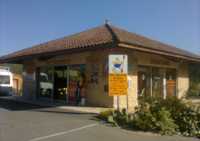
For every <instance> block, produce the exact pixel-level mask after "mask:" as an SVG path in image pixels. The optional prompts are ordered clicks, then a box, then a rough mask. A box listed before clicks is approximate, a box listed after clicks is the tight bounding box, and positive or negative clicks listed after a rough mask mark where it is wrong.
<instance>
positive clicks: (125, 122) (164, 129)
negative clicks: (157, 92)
mask: <svg viewBox="0 0 200 141" xmlns="http://www.w3.org/2000/svg"><path fill="white" fill-rule="evenodd" d="M99 116H100V117H101V119H103V120H106V121H108V122H110V123H112V124H114V125H118V126H121V127H128V128H131V129H134V130H143V131H153V132H159V133H161V134H168V135H172V134H178V133H180V134H182V135H184V136H196V137H200V107H197V106H196V107H194V106H191V105H190V104H187V103H185V102H183V100H180V99H177V98H175V97H172V98H167V99H165V100H164V99H157V98H142V99H140V101H139V106H138V107H137V108H136V111H135V113H133V114H128V113H127V112H126V110H125V109H123V110H122V111H105V112H102V113H100V115H99Z"/></svg>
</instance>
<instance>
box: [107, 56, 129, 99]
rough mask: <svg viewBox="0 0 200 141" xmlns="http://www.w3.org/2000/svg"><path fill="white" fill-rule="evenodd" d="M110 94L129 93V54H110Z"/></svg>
mask: <svg viewBox="0 0 200 141" xmlns="http://www.w3.org/2000/svg"><path fill="white" fill-rule="evenodd" d="M108 64H109V68H108V69H109V76H108V77H109V78H108V85H109V86H108V92H109V96H120V95H127V88H128V81H127V73H128V72H127V71H128V57H127V55H109V63H108Z"/></svg>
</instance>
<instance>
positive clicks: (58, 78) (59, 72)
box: [53, 66, 68, 102]
mask: <svg viewBox="0 0 200 141" xmlns="http://www.w3.org/2000/svg"><path fill="white" fill-rule="evenodd" d="M67 71H68V69H67V66H56V67H55V68H54V94H53V98H54V100H57V101H63V102H66V95H67V78H68V72H67Z"/></svg>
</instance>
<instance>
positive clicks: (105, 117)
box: [97, 110, 113, 121]
mask: <svg viewBox="0 0 200 141" xmlns="http://www.w3.org/2000/svg"><path fill="white" fill-rule="evenodd" d="M112 115H113V110H106V111H102V112H100V113H99V114H98V116H97V118H99V119H101V120H104V121H108V117H109V116H112Z"/></svg>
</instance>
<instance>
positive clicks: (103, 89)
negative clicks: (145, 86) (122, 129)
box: [24, 48, 189, 112]
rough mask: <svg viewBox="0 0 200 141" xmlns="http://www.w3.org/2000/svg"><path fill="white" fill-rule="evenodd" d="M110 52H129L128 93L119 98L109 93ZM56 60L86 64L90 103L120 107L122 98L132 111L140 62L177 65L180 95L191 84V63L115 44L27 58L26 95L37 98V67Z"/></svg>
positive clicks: (52, 63)
mask: <svg viewBox="0 0 200 141" xmlns="http://www.w3.org/2000/svg"><path fill="white" fill-rule="evenodd" d="M109 54H127V55H128V79H129V88H128V95H127V96H119V100H117V98H116V97H110V96H108V91H107V88H108V74H107V73H108V72H107V67H108V66H107V65H108V64H107V63H108V55H109ZM55 64H56V65H58V64H60V65H62V64H86V78H87V83H86V84H87V85H86V104H87V105H90V106H104V107H117V104H118V102H119V105H120V107H119V108H120V109H122V108H128V110H129V111H130V112H131V111H134V108H135V106H137V104H138V100H137V93H138V84H137V83H138V77H137V73H138V66H139V65H146V66H154V67H162V68H175V69H177V95H178V97H179V98H180V97H182V96H183V95H184V94H185V93H186V91H187V89H188V87H189V78H188V71H187V63H179V62H178V61H175V60H172V59H170V58H167V57H164V56H160V55H152V54H148V53H144V52H138V51H133V50H129V49H124V48H123V49H122V48H114V49H106V50H103V49H102V50H97V51H87V52H82V53H76V54H67V55H62V56H57V57H53V58H50V59H48V60H44V59H43V60H32V61H27V62H24V97H26V98H29V99H35V98H36V80H35V71H36V68H37V67H40V66H45V65H55ZM95 69H96V70H97V71H98V73H97V76H98V77H97V78H98V82H97V83H94V82H91V75H92V74H93V72H94V70H95Z"/></svg>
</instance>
